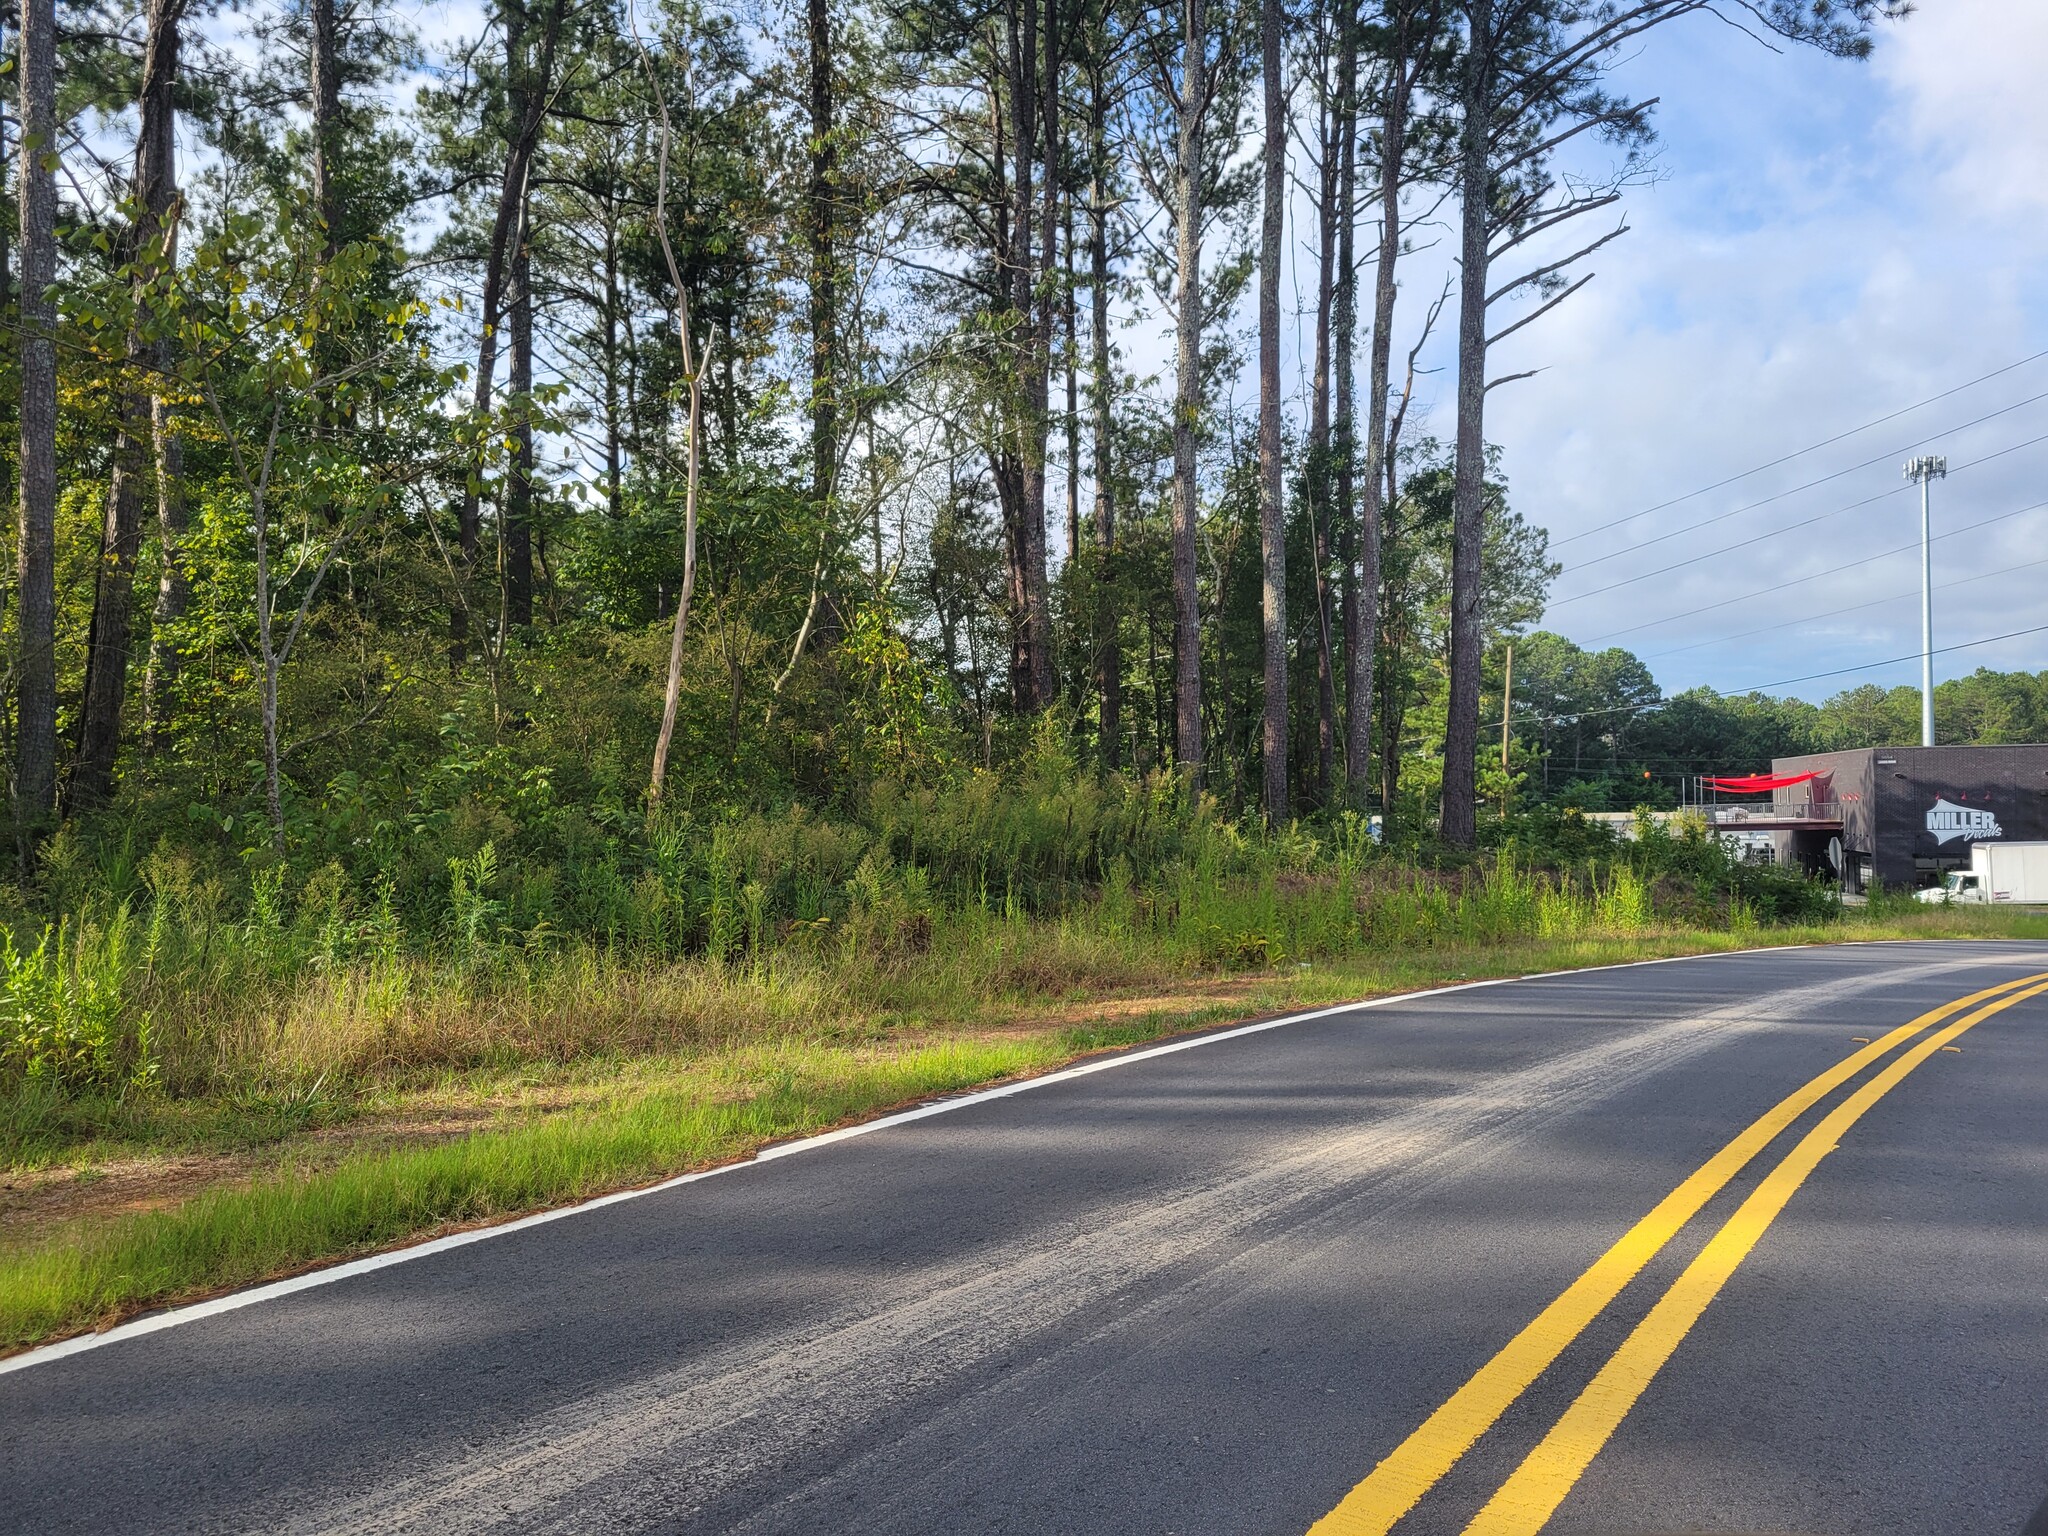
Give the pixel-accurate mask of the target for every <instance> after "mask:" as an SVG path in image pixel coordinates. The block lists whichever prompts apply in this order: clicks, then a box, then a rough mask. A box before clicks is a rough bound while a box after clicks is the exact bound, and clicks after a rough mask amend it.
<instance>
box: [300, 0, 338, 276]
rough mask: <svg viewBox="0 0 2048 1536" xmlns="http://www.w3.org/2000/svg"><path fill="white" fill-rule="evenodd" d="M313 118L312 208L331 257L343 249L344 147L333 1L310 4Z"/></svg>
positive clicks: (322, 243)
mask: <svg viewBox="0 0 2048 1536" xmlns="http://www.w3.org/2000/svg"><path fill="white" fill-rule="evenodd" d="M308 10H309V11H310V12H311V16H310V20H311V22H312V34H313V35H312V37H311V39H310V43H311V47H310V49H309V52H310V54H311V63H312V67H313V79H312V91H311V95H312V118H313V206H314V207H315V208H316V209H318V210H319V213H320V223H321V226H322V236H321V249H322V251H323V252H324V253H325V254H326V255H327V256H329V257H332V256H333V255H334V253H335V251H337V250H338V249H340V247H341V243H342V242H341V189H340V187H339V186H338V185H337V179H336V177H335V174H334V172H335V164H334V162H335V159H336V156H337V154H338V153H339V151H340V147H341V67H340V62H339V59H338V57H337V40H338V27H337V18H336V16H335V11H334V0H308Z"/></svg>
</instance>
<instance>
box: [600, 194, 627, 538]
mask: <svg viewBox="0 0 2048 1536" xmlns="http://www.w3.org/2000/svg"><path fill="white" fill-rule="evenodd" d="M619 410H620V405H619V227H618V204H617V203H616V202H614V201H613V200H612V199H611V198H610V197H607V198H606V200H605V231H604V501H605V510H606V511H607V512H609V513H610V514H611V515H612V517H613V519H614V520H616V519H618V518H619V517H621V516H623V515H624V513H625V487H624V485H623V484H621V477H622V476H623V475H624V473H625V454H624V451H623V445H622V443H621V438H622V436H623V431H622V425H621V420H620V416H619Z"/></svg>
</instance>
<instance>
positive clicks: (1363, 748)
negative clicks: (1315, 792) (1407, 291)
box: [1348, 32, 1426, 811]
mask: <svg viewBox="0 0 2048 1536" xmlns="http://www.w3.org/2000/svg"><path fill="white" fill-rule="evenodd" d="M1407 40H1408V39H1407V34H1406V33H1405V32H1401V33H1397V34H1396V40H1395V46H1394V47H1393V49H1392V56H1391V57H1390V58H1389V59H1388V60H1387V70H1388V85H1387V97H1386V100H1385V102H1384V104H1383V110H1382V112H1381V114H1380V136H1379V166H1378V171H1379V202H1380V245H1379V253H1378V259H1377V261H1376V263H1375V265H1374V269H1373V306H1372V355H1371V361H1370V363H1369V364H1368V366H1367V371H1366V379H1367V384H1366V388H1367V391H1368V393H1367V399H1366V406H1365V411H1366V421H1365V475H1364V492H1365V494H1364V498H1363V505H1362V506H1361V507H1360V509H1359V527H1358V534H1359V538H1358V553H1359V561H1358V565H1359V572H1358V581H1359V586H1360V588H1361V589H1362V590H1363V593H1364V602H1363V603H1362V605H1361V607H1362V609H1363V612H1364V621H1365V622H1364V633H1363V637H1362V645H1361V648H1360V654H1359V656H1358V657H1357V659H1356V661H1355V662H1354V664H1353V670H1354V672H1355V673H1356V674H1357V675H1356V676H1354V678H1353V679H1352V684H1351V696H1352V697H1353V698H1355V699H1356V700H1357V701H1358V706H1357V709H1356V712H1355V714H1354V717H1353V718H1352V720H1351V721H1350V724H1349V734H1350V737H1351V738H1353V739H1354V740H1355V747H1356V753H1357V757H1358V761H1359V763H1360V765H1361V769H1360V772H1359V773H1358V774H1357V775H1356V776H1355V782H1354V783H1353V784H1352V785H1351V786H1350V794H1349V797H1348V798H1349V801H1350V804H1351V806H1352V808H1353V809H1354V810H1359V811H1363V810H1364V809H1365V808H1366V805H1367V798H1366V782H1365V775H1364V772H1363V766H1362V765H1363V764H1364V763H1365V762H1366V761H1367V758H1368V754H1369V753H1370V750H1371V740H1372V718H1371V715H1370V713H1369V711H1370V708H1371V702H1372V692H1373V689H1372V675H1373V651H1374V648H1375V643H1376V641H1377V638H1378V636H1377V633H1376V631H1377V628H1378V625H1377V622H1376V621H1377V619H1378V617H1379V589H1380V540H1381V532H1382V527H1383V524H1384V521H1385V515H1386V498H1385V493H1384V489H1383V481H1384V480H1385V478H1386V470H1387V398H1388V391H1389V390H1390V389H1391V388H1392V387H1393V381H1392V377H1391V373H1392V368H1393V355H1394V354H1393V344H1394V299H1395V295H1396V292H1397V289H1396V287H1395V283H1394V272H1395V267H1396V264H1397V263H1398V262H1399V260H1400V257H1401V177H1402V168H1403V162H1404V160H1405V159H1406V156H1407V137H1408V110H1409V105H1410V101H1411V94H1410V93H1411V91H1412V90H1413V83H1412V82H1413V78H1414V77H1413V75H1412V74H1411V73H1410V63H1409V57H1408V49H1407V47H1404V46H1402V44H1404V43H1406V42H1407ZM1423 46H1426V43H1425V44H1423Z"/></svg>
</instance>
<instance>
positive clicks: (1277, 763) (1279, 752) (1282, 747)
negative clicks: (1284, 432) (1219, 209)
mask: <svg viewBox="0 0 2048 1536" xmlns="http://www.w3.org/2000/svg"><path fill="white" fill-rule="evenodd" d="M1280 6H1281V0H1263V4H1262V5H1261V6H1260V14H1259V46H1260V50H1261V52H1262V53H1263V54H1264V61H1263V62H1264V67H1265V85H1266V144H1265V173H1266V185H1265V209H1264V213H1265V223H1264V227H1263V228H1262V229H1261V231H1260V237H1261V238H1260V243H1259V564H1260V569H1261V571H1262V573H1263V575H1264V577H1265V591H1264V600H1263V604H1262V607H1263V613H1262V617H1263V618H1264V621H1265V642H1266V645H1265V650H1266V657H1265V659H1266V678H1265V706H1266V708H1265V732H1264V737H1263V740H1262V741H1261V743H1260V745H1261V746H1262V748H1263V749H1264V754H1265V765H1264V766H1265V786H1264V787H1265V803H1266V821H1267V824H1268V825H1271V826H1278V825H1280V824H1281V823H1283V822H1285V821H1286V820H1287V524H1286V520H1285V504H1284V502H1283V500H1282V489H1281V463H1280V241H1281V236H1282V235H1283V233H1284V232H1285V229H1286V214H1287V210H1286V196H1287V129H1288V124H1287V96H1286V92H1285V91H1284V90H1283V89H1282V83H1281V79H1280Z"/></svg>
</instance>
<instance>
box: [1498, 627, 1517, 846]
mask: <svg viewBox="0 0 2048 1536" xmlns="http://www.w3.org/2000/svg"><path fill="white" fill-rule="evenodd" d="M1514 702H1515V643H1514V641H1512V640H1510V641H1509V642H1508V664H1507V669H1506V671H1505V672H1504V673H1503V674H1502V676H1501V682H1500V819H1501V820H1502V821H1506V820H1507V819H1508V786H1509V783H1510V780H1509V778H1508V710H1509V708H1510V707H1511V706H1512V705H1513V704H1514Z"/></svg>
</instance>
